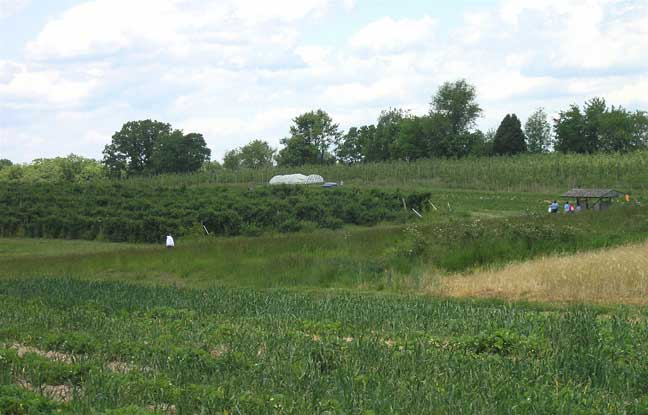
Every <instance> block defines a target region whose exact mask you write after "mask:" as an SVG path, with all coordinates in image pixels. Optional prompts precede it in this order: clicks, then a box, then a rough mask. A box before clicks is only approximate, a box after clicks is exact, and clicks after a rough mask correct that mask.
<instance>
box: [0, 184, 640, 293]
mask: <svg viewBox="0 0 648 415" xmlns="http://www.w3.org/2000/svg"><path fill="white" fill-rule="evenodd" d="M437 198H438V199H441V195H437ZM492 203H494V205H495V206H498V205H499V204H500V203H502V202H498V201H493V202H492ZM440 205H441V204H440ZM451 206H452V205H451ZM485 206H488V203H485ZM494 212H496V210H495V211H494ZM424 214H425V216H424V219H422V220H421V219H417V220H416V221H411V222H409V223H408V224H406V225H390V226H385V225H383V226H378V227H370V228H367V227H355V228H345V229H340V230H336V231H332V230H326V231H318V232H310V231H309V232H298V233H295V234H268V235H262V236H258V237H220V238H209V237H200V238H196V239H188V240H187V239H182V240H180V241H179V244H178V245H177V246H176V248H175V249H174V250H172V251H169V250H166V249H165V248H164V247H163V246H162V245H161V244H158V245H148V244H142V245H122V244H116V245H114V251H108V250H103V249H104V248H105V247H106V246H107V245H109V244H98V245H99V246H98V247H97V249H96V250H93V249H91V248H85V251H86V252H87V254H82V253H81V252H83V251H81V250H79V248H78V245H79V244H80V243H81V242H76V241H64V242H57V241H52V242H49V244H50V245H56V246H57V250H58V252H59V253H58V254H57V255H42V254H38V255H32V256H30V255H27V254H26V252H27V251H28V250H29V248H28V246H30V244H31V246H32V249H33V250H34V251H38V252H41V251H43V248H42V246H43V245H48V243H46V242H43V241H40V240H37V239H33V240H25V239H13V240H11V239H10V240H6V239H5V240H3V244H2V245H4V246H5V247H6V248H4V249H3V250H4V251H7V252H16V251H20V252H22V253H21V254H19V255H15V256H6V257H5V258H3V257H2V256H1V255H0V264H1V265H2V266H1V267H0V278H12V277H14V278H16V277H20V278H30V277H36V278H41V277H44V276H49V277H69V276H72V277H75V278H81V279H94V280H131V281H133V280H136V281H140V282H149V283H156V282H162V283H175V284H179V285H182V286H188V287H210V286H214V285H226V286H235V287H240V286H246V287H256V288H277V287H287V288H294V287H302V288H362V289H370V290H376V289H378V290H393V291H403V290H406V291H419V290H421V289H423V288H425V289H427V288H426V287H429V286H430V284H434V280H435V278H436V277H437V276H439V275H445V274H451V273H458V272H459V273H465V272H471V271H473V270H475V269H486V268H493V267H500V266H505V265H506V264H508V263H509V262H512V261H513V262H517V261H524V260H527V259H531V258H538V257H542V256H547V255H558V254H565V253H575V252H584V251H588V250H593V249H601V248H610V247H613V246H618V245H622V244H627V243H633V242H641V241H644V240H645V239H646V235H647V234H648V208H646V207H643V206H638V205H634V204H619V206H615V208H614V209H611V210H609V211H607V212H584V213H581V214H578V215H563V214H560V215H550V214H548V213H546V212H544V213H533V212H530V213H526V214H522V215H521V216H520V215H518V216H510V215H505V216H502V217H492V216H488V215H486V216H483V215H477V216H468V215H466V214H464V213H463V212H458V213H449V212H447V211H446V212H442V211H440V210H437V211H435V210H434V209H433V208H430V210H428V211H424ZM435 215H436V216H435ZM30 241H31V242H30ZM66 244H67V246H68V248H65V246H66ZM86 244H87V245H90V246H93V245H94V243H87V242H86ZM15 246H18V247H20V249H18V248H12V247H15ZM0 252H2V250H0Z"/></svg>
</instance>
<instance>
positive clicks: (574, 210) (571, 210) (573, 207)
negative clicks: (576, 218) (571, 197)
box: [569, 203, 576, 213]
mask: <svg viewBox="0 0 648 415" xmlns="http://www.w3.org/2000/svg"><path fill="white" fill-rule="evenodd" d="M574 212H576V207H575V206H574V205H573V203H570V204H569V213H574Z"/></svg>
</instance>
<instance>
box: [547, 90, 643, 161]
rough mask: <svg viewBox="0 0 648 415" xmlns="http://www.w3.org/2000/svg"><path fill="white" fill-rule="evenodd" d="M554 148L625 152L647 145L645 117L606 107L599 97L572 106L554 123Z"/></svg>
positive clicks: (637, 112) (640, 113)
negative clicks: (581, 104) (583, 103)
mask: <svg viewBox="0 0 648 415" xmlns="http://www.w3.org/2000/svg"><path fill="white" fill-rule="evenodd" d="M554 131H555V136H556V137H555V139H556V143H555V147H556V150H558V151H561V152H573V153H595V152H599V151H601V152H628V151H632V150H637V149H639V148H645V147H646V146H647V145H648V115H647V114H646V113H645V112H642V111H635V112H630V111H628V110H626V109H624V108H621V107H614V106H612V107H608V105H607V103H606V102H605V100H604V99H602V98H594V99H592V100H590V101H587V102H586V103H585V105H584V106H583V109H582V110H581V108H579V107H578V106H577V105H572V106H571V107H570V108H569V110H567V111H563V112H561V113H560V116H559V117H558V118H557V119H556V120H555V122H554Z"/></svg>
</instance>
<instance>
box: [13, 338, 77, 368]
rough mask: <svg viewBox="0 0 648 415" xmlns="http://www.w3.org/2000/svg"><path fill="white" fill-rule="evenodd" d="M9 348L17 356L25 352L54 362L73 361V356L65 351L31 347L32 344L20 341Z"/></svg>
mask: <svg viewBox="0 0 648 415" xmlns="http://www.w3.org/2000/svg"><path fill="white" fill-rule="evenodd" d="M9 348H10V349H13V350H15V351H16V353H17V354H18V357H23V356H25V355H26V354H27V353H34V354H37V355H39V356H42V357H44V358H46V359H49V360H52V361H55V362H62V363H68V364H69V363H74V360H75V359H74V356H73V355H71V354H67V353H62V352H55V351H48V350H41V349H39V348H37V347H32V346H26V345H24V344H20V343H14V344H12V345H11V346H10V347H9Z"/></svg>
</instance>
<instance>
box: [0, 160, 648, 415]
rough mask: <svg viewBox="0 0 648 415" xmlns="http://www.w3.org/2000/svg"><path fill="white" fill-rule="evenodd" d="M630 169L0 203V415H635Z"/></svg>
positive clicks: (183, 183)
mask: <svg viewBox="0 0 648 415" xmlns="http://www.w3.org/2000/svg"><path fill="white" fill-rule="evenodd" d="M645 157H646V153H645V152H637V153H632V154H630V155H627V156H625V157H621V156H617V155H605V156H603V155H601V156H599V155H595V156H571V155H557V154H555V155H548V156H542V157H541V158H540V157H534V156H519V157H515V158H491V159H487V160H486V159H483V160H482V159H480V160H479V161H478V162H476V161H475V160H469V159H465V160H432V161H420V162H414V163H391V164H390V163H386V164H376V165H373V164H363V165H358V166H348V167H344V166H319V167H318V170H314V171H313V173H320V174H324V175H325V176H326V177H331V178H336V179H337V180H344V182H345V186H343V187H342V188H338V189H328V190H325V189H321V188H288V187H278V188H269V187H265V186H263V187H262V186H257V185H255V184H256V183H260V182H263V181H266V180H267V179H269V177H266V176H271V175H272V174H274V173H277V171H275V170H271V169H270V170H267V171H266V170H263V169H261V170H257V171H254V172H253V171H247V170H244V169H243V170H238V171H236V172H226V171H222V170H217V171H209V172H202V173H199V174H195V175H186V176H158V177H154V178H146V179H144V178H137V179H129V180H124V181H109V180H87V181H84V182H76V183H71V182H60V183H54V182H48V181H47V180H43V181H40V180H37V181H34V180H20V178H13V179H10V180H0V202H1V203H2V207H3V212H2V215H1V216H0V234H1V235H2V236H4V238H2V239H0V414H1V415H16V414H20V415H23V414H52V413H54V414H66V415H68V414H113V415H116V414H121V415H129V414H130V415H135V414H136V415H141V414H151V413H158V414H228V415H229V414H306V413H318V414H363V415H370V414H401V413H426V414H427V413H452V414H455V413H456V414H462V413H464V414H492V413H509V414H538V413H547V414H637V415H639V414H645V413H648V391H647V390H646V382H647V379H648V369H647V367H646V365H645V361H646V358H647V357H648V313H647V311H646V307H645V301H644V299H643V298H644V297H645V295H646V293H647V292H646V291H647V289H646V271H645V270H646V268H648V267H647V266H646V260H645V258H646V256H645V252H646V249H648V248H647V247H646V239H647V238H646V236H647V235H648V208H646V207H645V206H643V205H642V204H641V201H642V197H643V196H644V195H645V190H646V189H645V180H644V179H645V173H644V172H643V169H645V166H646V165H648V164H647V163H645ZM585 161H586V162H585ZM283 172H285V171H283ZM347 183H349V184H351V186H348V185H347ZM576 184H578V185H582V186H587V185H597V186H609V187H618V188H619V190H622V191H632V192H633V194H632V203H626V202H619V203H615V205H614V206H613V207H612V208H611V209H610V210H608V211H605V212H581V213H578V214H573V215H567V214H558V215H550V214H547V212H546V208H547V201H548V200H552V199H555V198H556V196H555V194H556V193H558V192H559V191H564V190H565V189H566V188H568V187H572V186H573V185H576ZM359 185H362V186H359ZM439 186H443V187H442V188H440V187H439ZM377 187H381V188H380V189H378V188H377ZM470 188H479V189H480V190H470ZM489 189H490V190H489ZM412 209H415V210H416V211H417V212H418V213H420V214H421V216H422V218H420V217H418V216H417V215H416V214H415V213H414V212H413V211H412ZM203 225H205V227H206V228H207V229H209V230H210V231H211V233H210V235H206V234H205V232H204V228H203ZM166 233H172V234H173V235H174V236H176V239H177V245H176V248H174V249H166V248H164V247H163V246H161V244H160V243H159V242H161V240H162V237H163V236H164V235H165V234H166ZM25 237H36V238H33V239H28V238H25ZM45 237H46V238H55V239H41V238H45ZM79 239H87V240H86V241H82V240H79ZM90 240H92V241H90ZM107 241H119V243H115V242H107ZM136 242H137V243H136ZM453 297H457V298H453ZM465 297H486V298H479V299H466V298H465ZM510 301H515V302H510Z"/></svg>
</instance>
